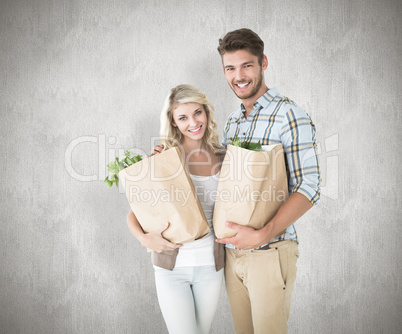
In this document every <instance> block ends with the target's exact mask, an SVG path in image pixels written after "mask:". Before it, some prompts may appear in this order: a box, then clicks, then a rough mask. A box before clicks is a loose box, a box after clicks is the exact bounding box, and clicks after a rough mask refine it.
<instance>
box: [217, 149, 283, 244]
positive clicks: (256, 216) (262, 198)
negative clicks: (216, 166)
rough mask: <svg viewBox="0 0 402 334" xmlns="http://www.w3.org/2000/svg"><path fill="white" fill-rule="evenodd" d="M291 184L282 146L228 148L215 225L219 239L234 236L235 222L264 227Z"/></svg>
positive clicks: (222, 169)
mask: <svg viewBox="0 0 402 334" xmlns="http://www.w3.org/2000/svg"><path fill="white" fill-rule="evenodd" d="M288 196H289V193H288V181H287V173H286V166H285V159H284V152H283V147H282V145H281V144H277V145H267V146H263V151H251V150H247V149H244V148H240V147H237V146H233V145H228V147H227V151H226V155H225V157H224V160H223V163H222V168H221V172H220V175H219V182H218V189H217V196H216V201H215V210H214V216H213V226H214V231H215V234H216V236H217V237H218V238H227V237H233V236H235V235H236V231H234V230H233V229H230V228H228V227H226V225H225V222H226V221H231V222H234V223H237V224H241V225H246V226H250V227H253V228H255V229H260V228H262V227H263V226H264V225H265V224H266V223H267V222H268V221H269V220H270V219H271V218H272V217H273V216H274V215H275V214H276V212H277V211H278V209H279V207H280V206H281V205H282V203H283V202H284V201H285V200H286V199H287V198H288Z"/></svg>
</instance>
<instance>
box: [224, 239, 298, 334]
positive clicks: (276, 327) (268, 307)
mask: <svg viewBox="0 0 402 334" xmlns="http://www.w3.org/2000/svg"><path fill="white" fill-rule="evenodd" d="M298 257H299V251H298V246H297V242H295V241H291V240H284V241H279V242H276V243H273V244H271V245H270V249H267V250H253V251H243V250H236V249H230V248H226V266H225V280H226V281H225V282H226V291H227V294H228V299H229V304H230V309H231V311H232V316H233V323H234V328H235V331H236V334H253V333H255V334H267V333H268V334H282V333H287V321H288V318H289V312H290V299H291V296H292V291H293V285H294V281H295V278H296V270H297V269H296V261H297V258H298Z"/></svg>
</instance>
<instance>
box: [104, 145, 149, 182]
mask: <svg viewBox="0 0 402 334" xmlns="http://www.w3.org/2000/svg"><path fill="white" fill-rule="evenodd" d="M131 153H133V152H131V151H125V152H124V155H125V157H124V158H123V159H121V160H120V161H119V158H117V157H116V159H114V160H113V161H112V162H110V163H109V164H108V165H107V167H108V169H109V173H110V174H109V175H108V176H106V178H105V181H104V182H105V183H106V185H107V186H108V187H112V186H113V183H114V184H116V187H118V186H119V177H118V176H117V174H118V173H119V172H120V171H121V170H123V169H124V168H127V167H128V166H131V165H133V164H135V163H136V162H139V161H141V160H142V155H140V154H138V155H134V156H132V157H131Z"/></svg>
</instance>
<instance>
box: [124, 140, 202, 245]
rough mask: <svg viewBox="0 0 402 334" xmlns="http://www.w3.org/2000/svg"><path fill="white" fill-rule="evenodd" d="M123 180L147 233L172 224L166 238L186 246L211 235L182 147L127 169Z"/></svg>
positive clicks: (166, 232) (134, 209) (130, 200)
mask: <svg viewBox="0 0 402 334" xmlns="http://www.w3.org/2000/svg"><path fill="white" fill-rule="evenodd" d="M119 179H120V183H121V184H122V185H123V187H124V190H125V192H126V196H127V199H128V202H129V204H130V207H131V209H132V210H133V212H134V214H135V216H136V217H137V219H138V221H139V222H140V225H141V227H142V229H143V230H144V231H145V232H151V231H153V230H155V229H157V228H160V227H161V226H162V225H163V224H164V223H166V222H169V223H170V226H169V228H168V229H167V230H165V231H164V232H163V234H162V235H163V237H164V238H165V239H167V240H169V241H170V242H173V243H185V242H190V241H194V240H196V239H199V238H201V237H203V236H204V235H206V234H207V233H208V232H209V231H210V229H209V227H208V223H207V221H206V218H205V215H204V211H203V210H202V207H201V204H200V202H199V200H198V197H197V195H196V193H195V189H194V186H193V183H192V182H191V179H190V177H189V175H188V174H187V172H186V170H185V168H184V167H183V161H182V156H181V154H180V150H179V148H178V147H175V148H171V149H169V150H166V151H164V152H162V153H160V154H157V155H154V156H152V157H149V158H146V159H144V160H142V161H140V162H137V163H135V164H133V165H131V166H129V167H127V168H126V169H123V170H122V171H120V173H119Z"/></svg>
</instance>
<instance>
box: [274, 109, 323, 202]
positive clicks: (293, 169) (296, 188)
mask: <svg viewBox="0 0 402 334" xmlns="http://www.w3.org/2000/svg"><path fill="white" fill-rule="evenodd" d="M280 137H281V142H282V144H283V147H284V150H285V154H286V160H287V163H288V167H289V192H298V193H301V194H303V195H304V196H306V197H307V198H308V200H309V201H310V202H311V203H312V204H317V203H318V202H319V199H320V183H321V178H320V168H319V165H318V158H317V147H316V146H317V145H316V139H315V126H314V123H313V122H312V120H311V118H310V117H309V115H308V114H307V113H306V112H305V111H304V110H303V109H301V108H299V107H296V106H293V107H292V108H290V109H289V110H288V111H287V112H286V114H285V116H284V118H283V122H282V127H281V133H280Z"/></svg>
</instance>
